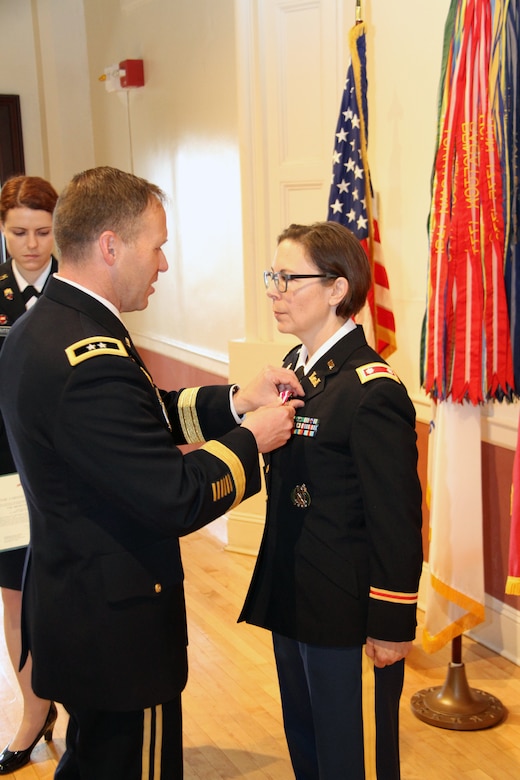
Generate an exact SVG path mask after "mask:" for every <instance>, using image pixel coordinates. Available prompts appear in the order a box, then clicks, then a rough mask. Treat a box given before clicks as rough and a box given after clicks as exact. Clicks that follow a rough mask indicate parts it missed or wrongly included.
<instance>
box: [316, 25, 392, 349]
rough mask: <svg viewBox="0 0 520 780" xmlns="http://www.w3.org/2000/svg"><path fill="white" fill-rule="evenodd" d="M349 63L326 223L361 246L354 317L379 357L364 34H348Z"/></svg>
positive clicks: (388, 341)
mask: <svg viewBox="0 0 520 780" xmlns="http://www.w3.org/2000/svg"><path fill="white" fill-rule="evenodd" d="M349 45H350V63H349V66H348V69H347V77H346V82H345V89H344V91H343V97H342V102H341V108H340V112H339V117H338V122H337V127H336V142H335V146H334V153H333V162H332V184H331V188H330V195H329V209H328V217H327V219H328V220H329V221H333V222H340V223H341V224H343V225H345V226H346V227H348V228H349V230H351V231H352V232H353V233H354V235H355V236H356V237H357V238H358V239H359V240H360V241H361V243H362V244H363V246H364V249H365V252H366V254H367V257H368V259H369V262H370V267H371V270H372V287H371V289H370V292H369V295H368V298H367V305H366V306H365V309H364V311H362V312H360V314H359V315H357V316H356V320H357V321H358V322H360V323H361V324H362V325H363V327H364V330H365V334H366V337H367V341H368V342H369V343H370V344H371V345H372V346H373V347H374V348H375V349H376V350H377V352H379V354H380V355H382V356H383V357H386V358H387V357H389V356H390V355H391V354H392V353H393V352H395V350H396V348H397V345H396V336H395V319H394V314H393V311H392V301H391V297H390V287H389V283H388V275H387V273H386V269H385V266H384V261H383V254H382V249H381V241H380V237H379V226H378V223H377V215H376V208H375V199H374V197H373V191H372V184H371V181H370V170H369V166H368V156H367V146H368V103H367V75H366V30H365V24H364V22H360V23H358V24H356V25H355V26H354V27H353V28H352V29H351V31H350V35H349Z"/></svg>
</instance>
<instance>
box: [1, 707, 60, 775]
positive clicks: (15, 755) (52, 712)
mask: <svg viewBox="0 0 520 780" xmlns="http://www.w3.org/2000/svg"><path fill="white" fill-rule="evenodd" d="M57 717H58V711H57V709H56V706H55V704H54V702H53V701H51V706H50V707H49V712H48V714H47V718H46V720H45V723H44V724H43V727H42V728H41V730H40V732H39V733H38V736H37V737H36V739H35V740H34V742H33V743H32V745H31V746H30V747H28V748H27V749H26V750H9V745H7V747H6V748H4V749H3V750H2V752H1V753H0V775H10V774H11V772H16V770H17V769H20V768H21V767H22V766H25V765H26V764H28V763H29V761H30V759H31V753H32V751H33V749H34V747H35V745H36V744H37V743H38V742H39V741H40V739H41V738H42V737H45V741H46V742H50V741H51V739H52V732H53V731H54V724H55V723H56V719H57Z"/></svg>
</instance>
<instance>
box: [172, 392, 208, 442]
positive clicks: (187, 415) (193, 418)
mask: <svg viewBox="0 0 520 780" xmlns="http://www.w3.org/2000/svg"><path fill="white" fill-rule="evenodd" d="M199 390H200V388H199V387H188V388H187V389H186V390H183V391H182V392H181V393H179V398H178V401H177V407H178V410H179V422H180V424H181V428H182V433H183V435H184V438H185V440H186V443H187V444H196V443H197V442H200V441H204V434H203V433H202V428H201V427H200V423H199V417H198V414H197V394H198V392H199Z"/></svg>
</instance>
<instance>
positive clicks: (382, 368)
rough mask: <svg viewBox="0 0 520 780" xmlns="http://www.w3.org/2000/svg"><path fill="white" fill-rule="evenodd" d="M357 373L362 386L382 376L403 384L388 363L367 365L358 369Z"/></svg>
mask: <svg viewBox="0 0 520 780" xmlns="http://www.w3.org/2000/svg"><path fill="white" fill-rule="evenodd" d="M356 373H357V375H358V377H359V381H360V382H361V384H365V382H370V380H371V379H379V378H380V377H382V376H386V377H388V379H393V380H394V381H395V382H399V383H400V382H401V380H400V379H399V377H398V376H397V374H396V373H395V371H394V370H393V369H391V368H390V366H387V364H386V363H366V364H365V365H364V366H359V368H356Z"/></svg>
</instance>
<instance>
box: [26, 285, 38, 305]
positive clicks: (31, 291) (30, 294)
mask: <svg viewBox="0 0 520 780" xmlns="http://www.w3.org/2000/svg"><path fill="white" fill-rule="evenodd" d="M40 295H41V293H39V292H38V290H37V289H36V288H35V287H33V286H32V284H28V285H27V287H26V288H25V290H22V298H23V300H24V303H27V301H29V300H30V299H31V298H39V297H40Z"/></svg>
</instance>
